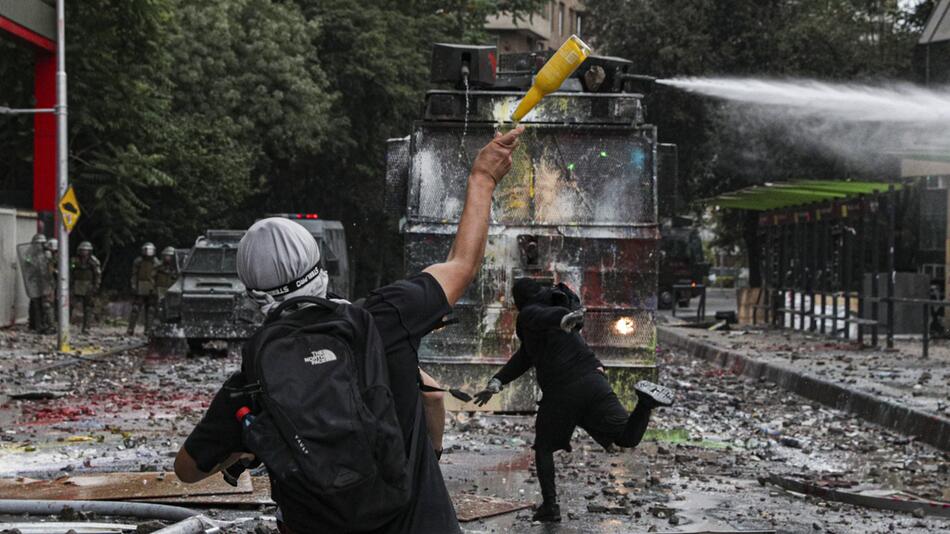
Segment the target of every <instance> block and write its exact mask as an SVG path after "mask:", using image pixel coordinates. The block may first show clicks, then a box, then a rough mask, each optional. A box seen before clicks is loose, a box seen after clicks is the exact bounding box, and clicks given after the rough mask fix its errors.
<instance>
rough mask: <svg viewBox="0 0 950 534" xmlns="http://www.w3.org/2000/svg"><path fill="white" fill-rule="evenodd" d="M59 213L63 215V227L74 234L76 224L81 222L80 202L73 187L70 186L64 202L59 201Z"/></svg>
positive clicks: (64, 196)
mask: <svg viewBox="0 0 950 534" xmlns="http://www.w3.org/2000/svg"><path fill="white" fill-rule="evenodd" d="M59 212H60V213H61V214H62V215H63V226H65V227H66V231H67V232H72V231H73V227H74V226H76V222H77V221H79V215H80V213H81V212H80V211H79V201H78V200H76V192H75V191H73V186H69V189H67V190H66V194H65V195H63V198H62V200H60V201H59Z"/></svg>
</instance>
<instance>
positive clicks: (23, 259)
mask: <svg viewBox="0 0 950 534" xmlns="http://www.w3.org/2000/svg"><path fill="white" fill-rule="evenodd" d="M16 253H17V260H18V261H19V264H20V272H21V273H22V274H23V286H24V287H25V289H26V294H27V296H28V297H30V298H31V299H35V298H40V297H43V296H46V295H48V294H50V292H51V291H52V289H53V286H52V280H51V279H50V270H49V262H50V259H49V258H48V257H47V255H46V250H44V248H43V244H42V243H20V244H19V245H17V246H16Z"/></svg>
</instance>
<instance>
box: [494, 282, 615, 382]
mask: <svg viewBox="0 0 950 534" xmlns="http://www.w3.org/2000/svg"><path fill="white" fill-rule="evenodd" d="M516 289H517V288H516ZM568 291H569V290H568ZM572 296H574V295H573V293H571V294H570V295H569V297H568V298H565V297H564V293H563V292H561V291H559V290H558V289H554V288H546V289H542V290H540V291H538V292H536V293H534V294H530V295H527V296H525V295H523V294H522V295H519V294H517V293H516V300H515V302H516V303H517V304H518V307H519V309H520V311H519V312H518V320H517V322H516V324H515V332H516V333H517V334H518V339H519V340H520V341H521V346H520V347H519V348H518V351H517V352H515V353H514V355H512V356H511V358H510V359H509V360H508V363H506V364H505V366H504V367H502V368H501V370H500V371H498V373H497V374H496V375H495V378H497V379H498V380H500V381H501V383H502V384H507V383H509V382H511V381H513V380H515V379H516V378H518V377H519V376H521V375H523V374H524V373H525V372H527V371H528V369H530V368H531V367H534V368H535V371H536V373H537V377H538V386H540V387H541V390H542V391H544V392H550V391H553V390H557V389H558V388H559V387H562V386H565V385H567V384H570V383H571V382H573V381H574V380H577V379H578V378H581V377H583V376H586V375H587V374H588V373H592V372H596V371H597V368H598V367H603V364H602V363H601V362H600V360H598V359H597V357H596V356H595V355H594V352H593V351H592V350H591V349H590V347H589V346H587V342H586V341H584V338H583V337H581V334H580V332H578V331H573V332H570V333H568V332H565V331H564V330H562V329H561V319H562V318H563V317H564V316H565V315H566V314H568V313H570V312H571V308H569V307H568V306H571V307H574V306H572V302H571V301H572V299H571V298H570V297H572ZM575 300H576V297H575Z"/></svg>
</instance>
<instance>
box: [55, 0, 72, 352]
mask: <svg viewBox="0 0 950 534" xmlns="http://www.w3.org/2000/svg"><path fill="white" fill-rule="evenodd" d="M64 3H65V0H56V108H55V109H56V199H57V201H61V200H62V198H63V196H64V195H65V194H66V190H67V189H69V174H68V173H69V160H68V158H69V148H68V147H67V146H66V142H67V141H66V14H65V6H64V5H63V4H64ZM56 204H57V208H58V207H59V202H57V203H56ZM55 214H56V228H57V229H58V230H59V284H58V287H57V289H56V291H57V295H58V297H59V298H58V299H56V301H57V304H58V309H57V310H56V314H57V318H58V319H59V320H58V321H57V322H58V323H59V331H58V337H59V350H60V351H61V352H66V351H68V350H69V230H68V229H67V228H66V225H65V224H64V222H63V214H62V211H61V210H60V209H56V210H55Z"/></svg>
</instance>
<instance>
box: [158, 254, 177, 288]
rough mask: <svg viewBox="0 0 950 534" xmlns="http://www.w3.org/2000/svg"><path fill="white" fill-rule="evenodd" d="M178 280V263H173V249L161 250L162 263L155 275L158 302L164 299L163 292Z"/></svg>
mask: <svg viewBox="0 0 950 534" xmlns="http://www.w3.org/2000/svg"><path fill="white" fill-rule="evenodd" d="M175 280H178V263H177V262H175V247H165V248H164V249H162V263H161V265H159V266H158V271H157V272H156V273H155V289H156V291H157V294H158V301H159V302H161V301H162V299H164V298H165V292H166V291H168V288H170V287H171V286H172V284H174V283H175Z"/></svg>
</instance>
